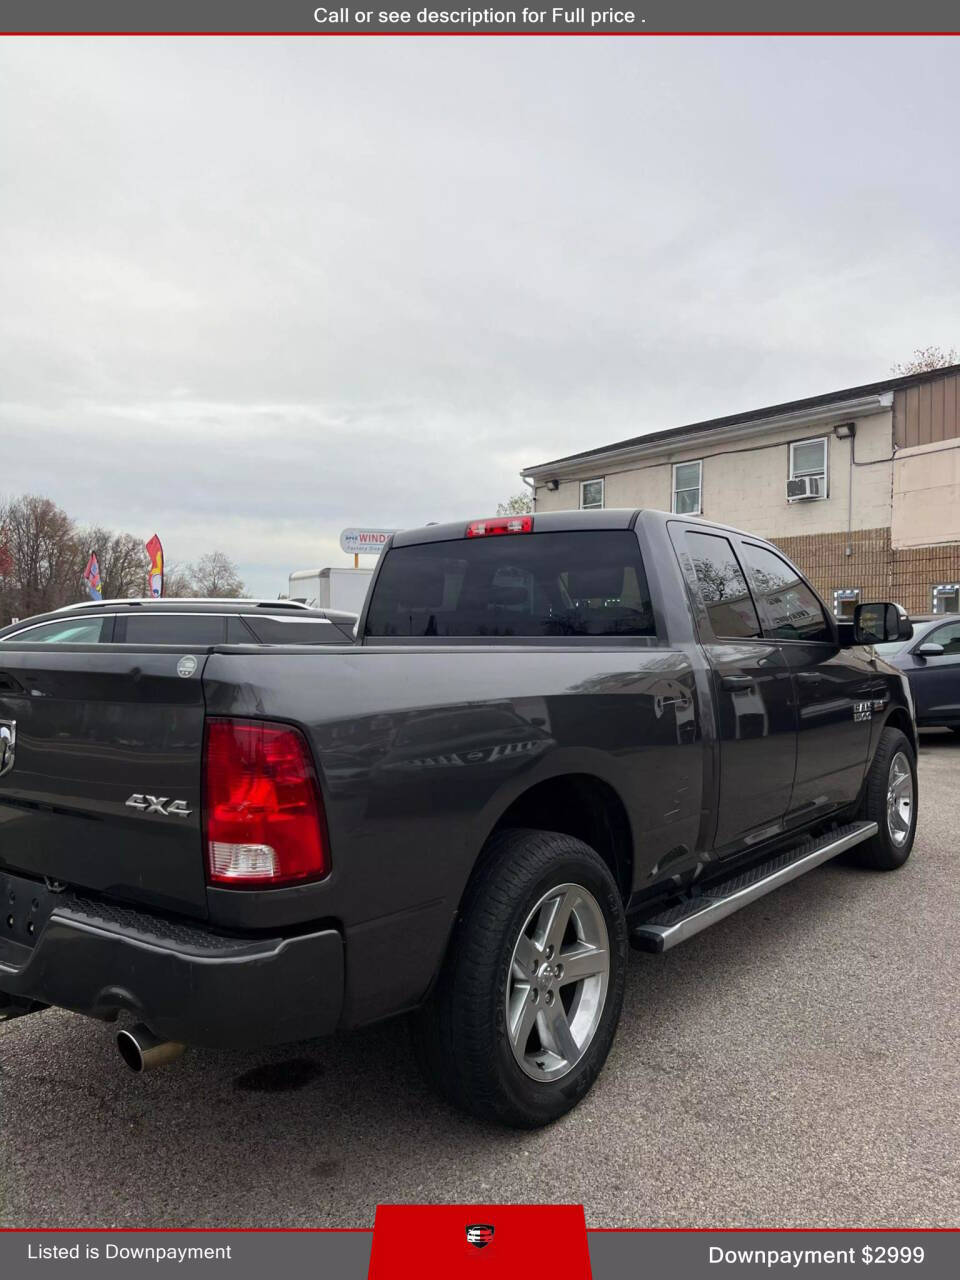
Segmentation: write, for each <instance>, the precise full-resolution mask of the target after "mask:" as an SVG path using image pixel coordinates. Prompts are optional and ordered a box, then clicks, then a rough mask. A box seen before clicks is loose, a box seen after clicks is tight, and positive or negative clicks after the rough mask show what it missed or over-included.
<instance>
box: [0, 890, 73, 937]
mask: <svg viewBox="0 0 960 1280" xmlns="http://www.w3.org/2000/svg"><path fill="white" fill-rule="evenodd" d="M59 901H62V895H61V894H58V893H53V892H51V890H49V889H48V888H47V886H46V885H45V884H44V883H43V881H42V880H28V879H26V878H25V877H24V876H11V875H8V874H7V873H6V872H5V871H0V940H2V941H4V942H14V943H17V944H18V945H19V946H22V947H29V948H33V947H34V946H36V943H37V939H38V938H39V937H40V935H41V933H43V930H44V927H45V925H46V923H47V921H48V920H49V919H50V915H51V912H52V911H53V909H54V907H55V906H56V905H57V903H58V902H59Z"/></svg>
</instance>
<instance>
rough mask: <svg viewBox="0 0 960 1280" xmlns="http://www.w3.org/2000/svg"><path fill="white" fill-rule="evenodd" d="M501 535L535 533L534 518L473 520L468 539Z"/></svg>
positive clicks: (501, 517) (510, 517)
mask: <svg viewBox="0 0 960 1280" xmlns="http://www.w3.org/2000/svg"><path fill="white" fill-rule="evenodd" d="M500 533H533V516H497V517H496V519H494V520H472V521H471V522H470V524H468V525H467V537H468V538H489V537H491V536H493V535H496V534H500Z"/></svg>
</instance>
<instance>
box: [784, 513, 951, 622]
mask: <svg viewBox="0 0 960 1280" xmlns="http://www.w3.org/2000/svg"><path fill="white" fill-rule="evenodd" d="M777 544H778V545H779V546H780V547H782V548H783V550H784V551H785V552H786V554H787V555H788V556H789V557H790V559H791V560H793V561H794V563H795V564H796V565H797V566H798V567H799V568H800V569H802V570H803V572H804V573H805V574H806V575H807V577H808V578H809V579H810V581H811V582H812V583H813V585H814V586H815V587H816V589H817V590H818V591H819V592H820V594H821V595H822V596H823V598H824V600H825V601H826V602H827V605H828V606H830V607H832V606H833V593H834V591H836V590H838V589H840V588H842V587H859V588H860V599H861V600H864V601H866V600H895V601H896V602H897V603H898V604H902V605H903V606H904V608H906V609H907V610H908V612H910V613H929V612H930V611H931V608H932V603H933V587H934V584H935V583H938V582H960V543H949V544H947V545H945V546H935V547H910V548H908V549H905V550H900V551H896V550H894V549H893V547H892V546H891V545H890V530H889V529H855V530H854V531H853V533H852V534H851V536H850V538H849V545H850V547H851V549H852V554H851V555H849V556H848V555H846V554H845V552H846V548H847V545H848V538H847V535H846V534H845V533H816V534H809V535H807V536H806V537H798V538H778V539H777Z"/></svg>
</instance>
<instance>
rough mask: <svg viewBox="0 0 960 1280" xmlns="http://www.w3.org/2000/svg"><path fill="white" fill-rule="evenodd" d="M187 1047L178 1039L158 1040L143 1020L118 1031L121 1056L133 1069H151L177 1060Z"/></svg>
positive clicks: (118, 1046) (138, 1070) (118, 1045)
mask: <svg viewBox="0 0 960 1280" xmlns="http://www.w3.org/2000/svg"><path fill="white" fill-rule="evenodd" d="M186 1047H187V1046H186V1045H183V1044H180V1042H179V1041H178V1040H158V1039H157V1037H156V1036H155V1035H154V1034H153V1032H152V1031H151V1030H150V1028H149V1027H145V1026H144V1025H143V1023H142V1022H138V1023H137V1025H136V1026H135V1027H127V1028H125V1029H124V1030H123V1031H118V1032H117V1048H118V1049H119V1050H120V1057H121V1058H122V1059H123V1060H124V1062H125V1063H126V1064H127V1066H128V1067H129V1068H130V1070H131V1071H137V1072H140V1071H150V1070H152V1069H153V1068H154V1067H163V1066H166V1064H167V1063H168V1062H175V1061H176V1060H177V1058H179V1057H180V1055H181V1054H182V1053H183V1051H184V1049H185V1048H186Z"/></svg>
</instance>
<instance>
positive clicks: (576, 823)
mask: <svg viewBox="0 0 960 1280" xmlns="http://www.w3.org/2000/svg"><path fill="white" fill-rule="evenodd" d="M505 827H532V828H535V829H536V830H540V831H561V832H563V834H564V835H568V836H574V837H576V839H578V840H582V841H583V842H584V844H588V845H589V846H590V847H591V849H595V850H596V851H597V853H599V855H600V857H601V858H603V860H604V862H605V863H606V864H607V866H608V867H609V868H610V870H611V871H612V872H613V875H614V879H615V880H616V882H617V884H618V885H619V886H620V892H621V894H622V895H623V898H624V901H626V899H627V898H629V896H630V891H631V889H632V887H633V839H632V836H631V832H630V820H629V818H628V817H627V811H626V809H625V808H624V806H623V801H622V800H621V799H620V797H619V796H618V795H617V793H616V791H614V789H613V787H611V786H610V784H609V783H607V782H604V781H602V779H600V778H597V777H594V776H593V775H591V774H587V773H565V774H563V775H562V776H560V777H557V778H549V779H547V781H546V782H540V783H538V784H537V786H535V787H531V788H530V790H529V791H525V792H524V793H523V795H522V796H518V798H517V799H516V800H514V802H513V804H512V805H511V806H510V808H509V809H507V811H506V812H505V813H504V814H503V815H502V817H501V818H500V821H499V822H498V823H497V825H496V826H495V827H494V829H493V831H491V833H490V834H491V835H493V834H494V832H496V831H502V830H503V829H504V828H505Z"/></svg>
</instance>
